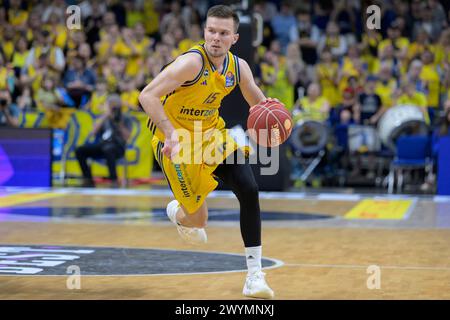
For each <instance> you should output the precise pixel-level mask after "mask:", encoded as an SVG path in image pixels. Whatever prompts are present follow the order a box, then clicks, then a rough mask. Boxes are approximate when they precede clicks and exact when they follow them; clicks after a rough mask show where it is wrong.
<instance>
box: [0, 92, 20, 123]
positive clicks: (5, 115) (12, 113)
mask: <svg viewBox="0 0 450 320" xmlns="http://www.w3.org/2000/svg"><path fill="white" fill-rule="evenodd" d="M18 116H19V110H18V109H17V107H16V106H15V105H13V104H12V103H11V95H10V94H9V91H8V90H5V89H0V126H10V127H18V126H19V119H18Z"/></svg>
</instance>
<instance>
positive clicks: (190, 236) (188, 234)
mask: <svg viewBox="0 0 450 320" xmlns="http://www.w3.org/2000/svg"><path fill="white" fill-rule="evenodd" d="M179 208H180V204H179V202H178V201H177V200H173V201H170V202H169V204H168V205H167V216H168V217H169V219H170V221H172V222H173V223H174V224H175V225H176V226H177V230H178V234H179V235H180V237H181V238H182V239H183V240H184V241H186V242H189V243H191V244H201V243H206V242H208V237H207V236H206V231H205V229H204V228H189V227H184V226H182V225H180V224H179V223H178V221H177V211H178V209H179Z"/></svg>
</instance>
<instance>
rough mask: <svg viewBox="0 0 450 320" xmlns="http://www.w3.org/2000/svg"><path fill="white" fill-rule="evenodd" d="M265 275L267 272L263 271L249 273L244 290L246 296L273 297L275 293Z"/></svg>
mask: <svg viewBox="0 0 450 320" xmlns="http://www.w3.org/2000/svg"><path fill="white" fill-rule="evenodd" d="M265 275H266V274H265V273H264V272H262V271H259V272H256V273H253V274H250V275H247V279H246V280H245V285H244V290H242V293H243V294H244V296H246V297H251V298H259V299H272V298H273V297H274V296H275V294H274V292H273V290H272V289H270V287H269V285H268V284H267V282H266V280H265V278H264V276H265Z"/></svg>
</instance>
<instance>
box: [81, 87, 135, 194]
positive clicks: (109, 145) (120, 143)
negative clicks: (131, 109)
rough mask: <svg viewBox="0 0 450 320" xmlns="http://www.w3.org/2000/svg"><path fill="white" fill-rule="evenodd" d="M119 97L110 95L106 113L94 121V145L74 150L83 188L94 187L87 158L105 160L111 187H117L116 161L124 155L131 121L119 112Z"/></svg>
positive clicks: (90, 144)
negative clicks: (82, 179)
mask: <svg viewBox="0 0 450 320" xmlns="http://www.w3.org/2000/svg"><path fill="white" fill-rule="evenodd" d="M121 107H122V102H121V100H120V97H119V95H117V94H113V95H111V96H110V97H109V98H108V100H107V102H106V108H107V109H106V112H105V113H104V114H103V115H102V116H101V117H100V118H99V119H98V120H97V121H96V123H95V124H94V128H93V131H92V135H93V136H95V137H96V139H95V140H96V141H95V142H94V143H87V144H85V145H83V146H80V147H78V148H77V149H76V151H75V153H76V157H77V159H78V162H79V163H80V167H81V170H82V172H83V178H84V182H83V186H85V187H93V186H95V184H94V181H93V179H92V173H91V169H90V167H89V166H88V164H87V159H88V158H95V159H99V158H103V159H106V162H107V165H108V169H109V178H110V179H111V182H112V185H113V186H118V182H117V171H116V161H117V159H120V158H122V157H123V156H124V155H125V150H126V142H127V140H128V138H129V136H130V134H131V129H132V128H131V126H132V125H131V120H130V118H129V117H127V116H126V115H124V114H122V112H121Z"/></svg>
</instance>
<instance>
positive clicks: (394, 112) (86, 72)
mask: <svg viewBox="0 0 450 320" xmlns="http://www.w3.org/2000/svg"><path fill="white" fill-rule="evenodd" d="M0 4H1V6H0V37H1V42H0V186H52V185H53V186H78V185H81V184H82V179H81V178H82V174H81V170H80V165H79V163H78V160H77V157H76V149H77V147H79V146H81V145H84V144H86V143H89V142H90V141H92V140H93V139H95V137H94V136H93V134H92V132H93V127H94V123H95V122H96V120H97V119H100V118H101V117H102V115H104V114H107V113H110V112H111V111H110V110H109V108H113V107H112V106H111V102H110V101H109V100H108V98H109V97H110V96H111V95H112V94H116V95H118V96H119V97H120V103H119V109H120V113H118V114H116V116H118V117H123V118H126V119H127V124H128V125H129V126H128V127H129V129H130V136H129V138H128V139H127V143H126V149H125V156H122V157H120V158H118V159H117V169H118V170H117V174H118V176H119V180H120V184H119V185H116V184H110V181H109V180H108V179H106V178H107V177H108V167H107V165H106V163H105V161H104V160H102V159H94V160H93V161H92V162H91V163H90V164H91V166H92V172H93V176H94V180H95V182H96V185H103V186H106V187H109V186H111V187H118V186H122V187H133V188H160V187H162V188H165V187H166V182H165V180H164V178H163V175H162V173H161V171H160V169H159V167H158V165H157V163H156V161H154V159H153V152H152V150H151V145H150V141H151V133H150V132H149V130H148V129H147V128H146V122H147V116H146V115H145V113H144V112H143V111H142V108H141V106H140V105H139V101H138V96H139V92H140V90H142V89H143V88H144V87H145V85H146V84H148V83H149V82H150V81H151V80H152V79H153V78H154V77H155V76H156V75H157V74H158V73H159V71H160V70H161V68H162V67H163V66H164V65H165V64H167V63H169V62H171V61H172V60H173V59H174V58H176V57H177V56H178V55H180V54H181V53H183V52H184V51H186V50H188V49H189V48H190V47H191V46H193V45H195V44H196V43H198V42H201V41H202V38H203V23H204V21H205V16H206V11H207V9H208V8H209V7H210V6H212V5H215V4H229V5H231V6H233V7H234V8H235V9H236V10H237V11H238V12H239V15H240V17H241V26H240V29H239V33H240V41H238V43H237V45H236V46H234V47H233V48H232V51H233V52H235V53H237V54H238V55H240V56H241V57H243V58H245V59H246V60H247V61H248V62H249V64H250V66H251V67H252V69H253V73H254V76H255V79H256V81H257V84H258V85H259V86H260V88H261V89H262V90H263V91H264V93H265V94H266V96H270V97H274V98H278V99H279V100H280V101H282V102H283V103H284V104H285V105H286V107H287V108H288V109H289V110H290V111H291V112H292V115H293V119H294V121H295V127H294V129H293V133H292V136H291V138H290V140H289V141H288V142H287V143H286V144H284V145H283V146H281V147H280V148H279V151H280V161H281V163H280V164H281V166H280V168H281V170H279V172H278V174H277V175H276V176H274V177H258V179H259V181H258V183H259V184H260V189H261V190H277V191H287V190H289V191H293V190H294V191H295V190H321V191H323V190H333V191H338V192H339V191H343V190H344V191H346V192H347V191H349V190H350V192H352V190H356V191H358V192H366V191H367V192H371V193H374V192H375V193H386V192H389V193H393V192H401V193H425V194H447V195H448V194H450V182H449V181H450V138H449V125H450V96H449V92H450V91H449V90H450V27H449V22H450V20H449V19H450V3H449V2H447V1H438V0H409V1H402V0H391V1H389V0H386V1H381V0H380V1H356V0H355V1H353V0H341V1H331V0H315V1H314V0H311V1H301V2H300V1H269V0H266V1H265V0H255V1H206V0H203V1H202V0H198V1H197V0H186V1H156V0H155V1H146V0H140V1H133V0H127V1H114V0H110V1H95V0H90V1H64V0H54V1H49V0H47V1H37V0H35V1H24V0H9V1H6V0H0ZM370 5H371V6H372V7H371V8H369V11H368V10H367V8H368V6H370ZM373 5H375V7H373ZM238 91H239V90H235V92H234V93H233V95H231V96H230V97H228V98H227V99H226V100H225V101H224V103H223V107H222V110H221V112H222V116H223V117H224V118H225V120H227V123H228V124H229V126H230V127H235V128H236V127H239V126H240V127H242V128H243V129H244V130H246V117H247V115H248V111H247V110H248V108H247V106H246V104H245V102H244V101H243V100H242V98H240V97H239V92H238ZM115 101H116V102H115V103H116V104H117V100H115ZM234 101H238V105H239V106H241V107H242V108H237V107H236V104H235V103H234ZM232 106H234V107H232ZM115 107H116V108H117V106H115ZM258 168H259V165H255V170H256V169H258Z"/></svg>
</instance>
